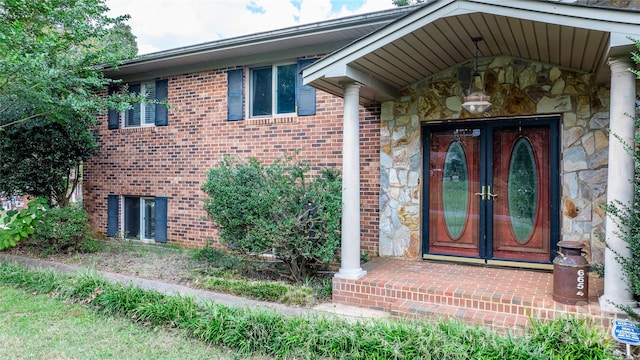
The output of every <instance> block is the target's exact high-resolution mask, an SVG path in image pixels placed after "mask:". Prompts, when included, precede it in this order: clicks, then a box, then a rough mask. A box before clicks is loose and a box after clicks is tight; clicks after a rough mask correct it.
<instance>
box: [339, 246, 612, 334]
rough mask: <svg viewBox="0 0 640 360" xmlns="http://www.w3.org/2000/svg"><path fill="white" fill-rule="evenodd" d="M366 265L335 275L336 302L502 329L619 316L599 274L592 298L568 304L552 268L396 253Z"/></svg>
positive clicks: (604, 322)
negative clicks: (357, 275)
mask: <svg viewBox="0 0 640 360" xmlns="http://www.w3.org/2000/svg"><path fill="white" fill-rule="evenodd" d="M362 267H363V268H364V269H365V270H366V271H367V275H365V276H364V277H363V278H361V279H359V280H345V279H336V278H334V280H333V302H334V303H340V304H346V305H355V306H360V307H366V308H371V309H376V310H384V311H387V312H389V313H391V315H392V316H394V317H404V318H427V319H438V318H458V319H461V320H463V321H465V322H468V323H472V324H481V325H484V326H487V327H489V328H492V329H494V330H499V331H504V330H505V329H510V330H514V331H522V330H523V329H525V328H526V326H527V325H528V324H529V316H533V317H536V318H539V319H552V318H556V317H560V316H567V315H572V316H574V315H576V316H581V317H588V318H591V319H592V320H593V321H594V322H596V323H598V324H601V325H602V326H603V327H608V326H609V324H610V320H611V319H612V318H615V317H616V315H614V314H608V313H603V312H601V311H600V306H599V305H598V297H599V296H600V295H601V294H602V291H603V282H602V279H600V278H598V277H597V276H595V275H594V274H591V276H590V278H589V303H588V304H578V305H565V304H561V303H558V302H556V301H554V300H553V274H552V272H550V271H548V272H545V271H539V270H524V269H510V268H508V269H507V268H492V267H485V266H477V265H466V264H453V263H444V262H432V261H418V260H400V259H395V258H375V259H373V260H372V261H370V262H367V263H365V264H363V266H362ZM618 317H624V316H618Z"/></svg>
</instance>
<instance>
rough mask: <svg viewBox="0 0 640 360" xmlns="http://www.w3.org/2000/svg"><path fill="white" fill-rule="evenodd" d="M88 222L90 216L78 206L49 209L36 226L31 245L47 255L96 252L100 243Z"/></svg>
mask: <svg viewBox="0 0 640 360" xmlns="http://www.w3.org/2000/svg"><path fill="white" fill-rule="evenodd" d="M88 221H89V215H88V214H87V212H86V211H85V210H84V209H82V208H80V207H78V206H68V207H63V208H54V209H49V210H48V211H47V212H46V213H44V214H43V216H42V218H41V219H40V221H38V223H37V224H36V226H35V233H34V235H33V241H32V242H31V243H32V244H33V245H35V246H37V247H39V248H41V249H42V251H43V254H45V255H47V254H55V253H73V252H92V251H96V250H98V249H99V245H98V244H99V243H98V241H97V240H95V239H93V234H92V232H91V229H90V228H89V224H88Z"/></svg>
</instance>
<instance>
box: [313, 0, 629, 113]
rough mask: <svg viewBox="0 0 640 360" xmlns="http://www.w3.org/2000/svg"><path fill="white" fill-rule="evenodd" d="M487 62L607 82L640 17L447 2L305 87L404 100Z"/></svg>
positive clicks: (365, 42) (318, 72)
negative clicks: (443, 74) (418, 87)
mask: <svg viewBox="0 0 640 360" xmlns="http://www.w3.org/2000/svg"><path fill="white" fill-rule="evenodd" d="M472 37H482V38H483V41H481V42H480V43H479V44H478V46H479V48H480V52H479V56H480V57H492V56H500V55H507V56H513V57H517V58H522V59H528V60H533V61H540V62H545V63H550V64H556V65H558V66H560V67H563V68H571V69H574V70H578V71H582V72H587V73H592V74H596V75H599V76H600V77H599V78H598V79H599V80H601V82H607V81H608V76H609V75H608V66H607V65H606V61H607V58H608V57H610V56H616V55H628V54H629V52H630V51H631V50H632V49H633V43H632V41H631V40H629V39H628V37H635V38H640V14H639V13H638V12H633V11H623V10H619V9H602V8H598V9H596V8H588V7H579V6H575V5H568V4H559V3H555V2H546V1H539V0H519V1H500V0H493V1H488V0H447V1H433V2H429V3H427V4H426V5H424V6H423V7H421V8H419V9H417V10H415V11H414V12H413V13H411V14H409V15H407V16H405V17H403V18H401V19H399V20H397V21H395V22H393V23H391V24H389V25H387V26H385V27H383V28H381V29H379V30H378V31H375V32H374V33H372V34H370V35H368V36H367V37H365V38H362V39H360V40H358V41H356V42H354V43H352V44H350V45H349V46H347V47H345V48H343V49H341V50H339V51H337V52H334V53H333V54H330V55H329V56H327V57H325V58H324V59H323V60H321V61H319V62H317V63H315V64H313V65H311V66H310V67H308V68H307V69H305V70H304V71H303V75H304V81H305V83H308V84H311V85H312V86H314V87H316V88H319V89H322V90H324V91H327V92H330V93H332V94H335V95H338V96H342V86H341V82H343V81H348V80H355V81H358V82H360V83H362V84H363V85H364V87H363V88H362V89H361V91H360V102H361V103H362V104H368V103H372V102H375V101H386V100H391V99H395V98H397V94H398V91H399V90H401V89H403V88H405V87H407V86H409V85H411V84H412V83H414V82H416V81H419V80H422V79H424V78H428V77H429V76H431V75H434V74H437V73H438V72H440V71H443V70H445V69H447V68H450V67H452V66H455V65H457V64H461V63H464V62H467V61H470V60H473V58H474V56H475V45H474V43H473V41H472V40H471V38H472Z"/></svg>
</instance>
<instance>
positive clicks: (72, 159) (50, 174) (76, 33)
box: [0, 0, 137, 205]
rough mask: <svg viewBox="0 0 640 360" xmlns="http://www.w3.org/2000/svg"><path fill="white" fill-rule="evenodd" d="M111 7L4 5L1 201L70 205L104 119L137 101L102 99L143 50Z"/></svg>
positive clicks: (0, 13) (51, 1) (64, 2)
mask: <svg viewBox="0 0 640 360" xmlns="http://www.w3.org/2000/svg"><path fill="white" fill-rule="evenodd" d="M107 11H108V8H107V7H106V6H105V4H104V0H47V1H32V0H0V194H1V193H4V194H24V193H26V194H29V195H35V196H43V197H45V198H47V199H49V200H50V201H52V202H53V203H54V204H58V205H64V204H66V203H67V200H68V198H67V195H68V194H69V192H70V190H72V189H73V185H74V183H73V182H72V181H69V179H70V174H71V173H72V172H73V171H75V172H76V174H79V167H80V165H81V163H82V161H83V160H86V159H87V158H88V157H89V156H92V155H95V154H96V153H97V151H98V146H97V143H96V140H95V137H94V136H93V130H94V128H95V126H96V125H97V115H98V114H101V113H104V112H105V111H106V110H107V109H108V108H111V109H115V110H124V109H126V108H127V107H128V106H129V103H131V102H134V101H136V98H137V97H135V96H131V95H126V94H122V93H118V94H114V95H112V96H103V95H104V93H105V92H104V90H105V89H106V88H107V87H109V86H110V85H113V84H114V83H115V81H113V80H111V79H107V78H105V77H104V75H103V72H102V69H103V68H104V67H117V66H118V64H119V63H121V62H122V61H123V60H124V59H127V58H130V57H133V56H134V55H135V53H136V51H137V45H135V37H133V35H132V34H131V31H130V28H129V27H128V26H127V25H126V24H124V21H126V20H127V19H128V17H126V16H122V17H117V18H110V17H108V16H106V15H105V14H106V12H107Z"/></svg>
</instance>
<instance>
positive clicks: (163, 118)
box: [155, 79, 169, 126]
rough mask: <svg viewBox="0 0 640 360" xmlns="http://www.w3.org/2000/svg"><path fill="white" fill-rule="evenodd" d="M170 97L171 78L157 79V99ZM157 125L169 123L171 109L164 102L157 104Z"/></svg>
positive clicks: (163, 99) (164, 99) (162, 99)
mask: <svg viewBox="0 0 640 360" xmlns="http://www.w3.org/2000/svg"><path fill="white" fill-rule="evenodd" d="M168 97H169V80H166V79H165V80H157V81H156V100H158V101H166V100H167V98H168ZM155 120H156V121H155V123H156V126H166V125H167V124H169V109H167V107H166V106H165V105H164V104H156V119H155Z"/></svg>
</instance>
